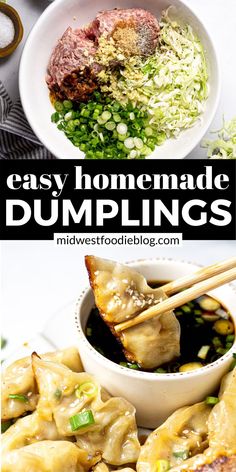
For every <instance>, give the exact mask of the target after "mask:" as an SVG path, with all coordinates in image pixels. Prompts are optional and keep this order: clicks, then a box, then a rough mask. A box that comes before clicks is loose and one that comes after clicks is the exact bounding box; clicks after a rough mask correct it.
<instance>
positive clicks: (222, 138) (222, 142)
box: [203, 117, 236, 159]
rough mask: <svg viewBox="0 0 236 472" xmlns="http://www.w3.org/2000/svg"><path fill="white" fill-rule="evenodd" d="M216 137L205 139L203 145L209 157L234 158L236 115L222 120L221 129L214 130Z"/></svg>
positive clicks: (235, 157)
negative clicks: (230, 118) (227, 119)
mask: <svg viewBox="0 0 236 472" xmlns="http://www.w3.org/2000/svg"><path fill="white" fill-rule="evenodd" d="M213 133H215V134H217V139H215V140H211V141H210V140H206V141H204V142H203V147H206V148H207V157H209V158H210V159H236V117H235V118H233V119H232V120H231V121H228V122H225V121H224V122H223V127H222V129H220V130H218V131H214V132H213Z"/></svg>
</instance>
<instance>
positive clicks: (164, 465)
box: [155, 459, 170, 472]
mask: <svg viewBox="0 0 236 472" xmlns="http://www.w3.org/2000/svg"><path fill="white" fill-rule="evenodd" d="M169 469H170V463H169V461H167V460H165V459H158V460H157V461H156V469H155V472H167V470H169Z"/></svg>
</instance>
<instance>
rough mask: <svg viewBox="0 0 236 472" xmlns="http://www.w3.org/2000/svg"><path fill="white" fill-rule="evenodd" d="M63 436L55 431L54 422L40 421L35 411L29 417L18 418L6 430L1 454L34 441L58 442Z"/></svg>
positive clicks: (3, 435) (2, 438)
mask: <svg viewBox="0 0 236 472" xmlns="http://www.w3.org/2000/svg"><path fill="white" fill-rule="evenodd" d="M62 438H63V436H62V435H60V434H59V433H58V431H57V428H56V425H55V422H54V421H46V420H44V419H42V418H41V417H40V416H39V415H38V413H37V411H34V413H32V414H31V415H28V416H25V417H24V418H20V419H18V420H17V421H16V423H14V424H13V425H12V426H10V428H8V430H7V431H6V432H5V433H4V434H2V437H1V440H2V441H1V447H2V452H7V451H12V450H14V449H18V448H21V447H23V446H25V445H26V444H31V443H34V442H35V441H43V440H45V439H48V440H53V441H54V440H59V439H62ZM63 439H64V438H63Z"/></svg>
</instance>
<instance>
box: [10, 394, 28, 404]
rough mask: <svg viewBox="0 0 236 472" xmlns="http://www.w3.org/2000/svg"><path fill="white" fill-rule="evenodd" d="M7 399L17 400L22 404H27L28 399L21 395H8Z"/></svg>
mask: <svg viewBox="0 0 236 472" xmlns="http://www.w3.org/2000/svg"><path fill="white" fill-rule="evenodd" d="M8 398H10V399H11V400H18V401H19V402H22V403H27V402H28V401H29V399H28V397H27V396H26V395H23V394H21V393H10V395H8Z"/></svg>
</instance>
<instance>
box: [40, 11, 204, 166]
mask: <svg viewBox="0 0 236 472" xmlns="http://www.w3.org/2000/svg"><path fill="white" fill-rule="evenodd" d="M170 11H171V9H170ZM46 80H47V83H48V87H49V89H50V90H51V92H52V95H53V97H54V99H55V98H56V99H57V100H60V102H58V101H57V102H56V103H55V108H56V113H54V114H53V115H52V122H54V123H57V127H58V129H59V130H62V131H63V132H64V133H65V135H66V136H67V138H68V139H70V141H71V142H72V143H73V144H74V145H75V146H77V147H78V148H79V149H80V150H81V151H82V152H84V153H85V156H86V158H89V159H144V158H146V157H147V156H149V155H150V154H151V153H152V152H153V151H154V150H155V147H156V146H160V145H161V144H163V143H164V142H165V141H166V139H170V138H176V137H177V136H178V135H179V134H180V132H181V131H182V130H184V129H188V128H190V127H192V126H193V125H195V124H196V122H197V120H198V119H199V117H200V115H201V114H202V113H203V111H204V102H205V101H206V99H207V97H208V72H207V66H206V60H205V55H204V50H203V46H202V45H201V43H200V41H199V39H198V37H197V36H196V35H195V33H194V31H193V29H192V28H191V27H190V26H189V25H188V24H185V25H182V24H181V23H180V22H178V21H176V20H172V19H171V15H170V14H169V10H167V11H165V12H164V13H163V15H162V17H161V20H160V24H159V23H158V21H157V19H156V18H155V17H154V16H153V15H152V14H151V13H150V12H147V11H146V10H143V9H136V8H134V9H124V10H120V9H114V10H109V11H103V12H101V13H99V14H98V15H97V16H96V18H95V20H94V21H93V22H92V23H91V24H90V25H89V26H88V27H87V28H82V29H77V30H74V31H73V30H72V29H71V28H68V29H67V31H66V32H65V33H64V35H63V37H62V38H61V39H60V40H59V41H58V44H57V46H56V48H55V50H54V51H53V53H52V56H51V60H50V62H49V66H48V74H47V78H46ZM68 99H69V100H71V106H70V112H69V113H67V108H66V106H65V101H67V100H68ZM116 107H117V108H118V119H119V121H120V122H121V123H122V124H124V125H125V126H126V132H125V133H123V134H122V133H120V132H119V130H118V129H117V123H119V121H116V119H115V116H117V113H116V111H115V108H116ZM104 113H110V115H111V117H110V119H105V118H103V115H104ZM123 138H124V139H123ZM136 142H139V144H138V145H136Z"/></svg>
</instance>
